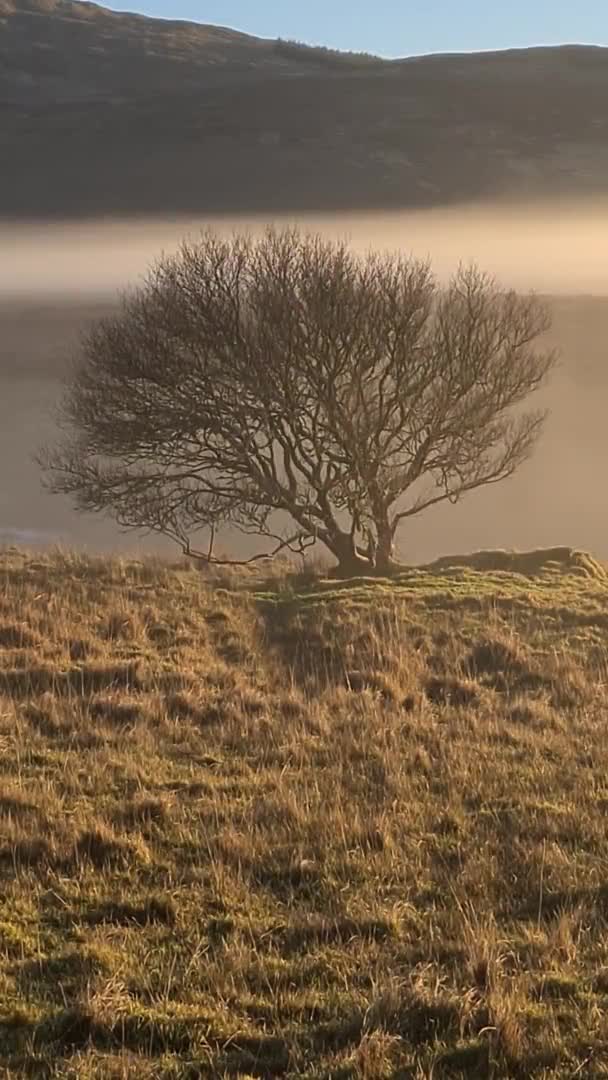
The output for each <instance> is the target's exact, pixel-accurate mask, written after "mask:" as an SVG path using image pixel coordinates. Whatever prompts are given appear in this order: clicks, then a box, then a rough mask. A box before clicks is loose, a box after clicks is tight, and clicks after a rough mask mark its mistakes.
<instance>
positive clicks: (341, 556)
mask: <svg viewBox="0 0 608 1080" xmlns="http://www.w3.org/2000/svg"><path fill="white" fill-rule="evenodd" d="M323 542H324V543H325V545H326V547H328V548H329V550H330V551H331V553H332V555H334V556H335V558H336V559H337V560H338V565H337V567H336V568H335V570H334V574H335V576H336V577H341V578H349V577H367V576H368V575H369V574H371V573H373V572H374V569H373V566H372V563H371V561H370V559H369V558H368V557H367V556H366V555H365V554H364V553H363V552H361V551H360V550H359V549H358V548H357V545H356V544H355V541H354V537H353V536H352V535H351V534H350V533H343V532H340V533H337V534H336V535H335V536H331V537H327V539H326V538H325V537H324V538H323Z"/></svg>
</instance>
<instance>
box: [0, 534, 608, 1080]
mask: <svg viewBox="0 0 608 1080" xmlns="http://www.w3.org/2000/svg"><path fill="white" fill-rule="evenodd" d="M575 562H576V560H575ZM541 563H542V560H541ZM589 565H591V564H589ZM607 634H608V582H607V581H606V579H605V577H604V575H603V574H602V572H601V570H600V569H599V568H598V571H597V573H592V572H590V571H589V567H588V566H587V569H586V570H585V571H584V572H581V570H580V566H577V565H568V566H564V565H560V564H559V563H556V562H555V560H550V562H549V564H546V565H540V564H539V566H538V567H537V568H536V572H535V573H534V574H528V575H526V574H522V573H517V572H513V571H497V570H492V569H490V570H487V571H485V572H480V571H475V570H472V569H471V568H470V567H467V566H465V567H451V568H450V567H442V568H436V569H435V570H433V571H431V570H427V571H423V570H418V571H410V572H408V573H404V574H403V575H402V577H401V578H399V579H398V580H397V581H395V582H393V583H388V582H366V581H358V582H352V583H340V584H336V583H331V582H323V581H319V582H316V583H315V582H312V581H310V580H308V579H306V578H299V579H298V578H297V577H294V578H291V579H289V578H285V579H283V580H281V579H279V578H275V579H273V580H270V581H268V582H260V581H258V580H256V579H255V578H253V577H249V576H247V575H241V576H239V577H238V578H237V577H234V578H231V577H230V576H229V575H228V576H227V575H224V576H223V578H222V579H221V580H219V581H218V580H209V579H207V578H205V577H204V576H203V575H201V574H199V573H197V572H196V571H195V570H193V569H189V568H187V567H183V566H175V567H169V566H166V565H163V564H161V563H154V562H146V563H131V564H127V563H121V562H119V561H101V560H100V561H95V560H87V559H84V558H79V557H77V556H70V555H61V554H57V555H53V556H49V557H37V558H34V557H33V556H32V557H28V556H26V555H24V554H20V553H19V552H16V551H8V552H5V553H4V554H2V555H0V875H1V880H0V1075H2V1076H6V1077H7V1078H12V1077H21V1076H23V1077H84V1078H87V1080H92V1078H102V1077H103V1078H104V1080H105V1078H110V1080H111V1078H114V1077H116V1078H119V1077H133V1078H135V1080H138V1078H144V1077H145V1078H152V1077H155V1078H156V1077H163V1078H164V1077H166V1078H174V1080H178V1078H179V1080H186V1078H188V1080H191V1078H196V1077H220V1078H221V1077H224V1078H226V1077H237V1076H240V1077H273V1076H284V1077H306V1078H308V1080H322V1078H324V1080H330V1078H331V1080H346V1078H356V1080H383V1078H395V1080H397V1078H401V1080H403V1078H412V1080H414V1078H418V1080H423V1078H431V1077H432V1078H434V1080H438V1078H440V1077H451V1076H471V1077H482V1078H483V1077H496V1078H498V1077H521V1078H524V1077H539V1078H540V1077H542V1078H545V1080H548V1078H550V1077H560V1078H566V1077H586V1078H590V1077H606V1076H608V1019H607V1010H606V1006H607V1005H608V933H607V931H608V873H607V870H606V867H607V866H608V740H607V739H606V733H605V719H606V715H607V705H608V694H607V692H606V644H607Z"/></svg>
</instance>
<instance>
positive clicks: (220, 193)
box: [0, 0, 608, 218]
mask: <svg viewBox="0 0 608 1080" xmlns="http://www.w3.org/2000/svg"><path fill="white" fill-rule="evenodd" d="M606 101H608V49H603V48H600V47H592V46H576V45H573V46H564V47H560V48H538V49H529V50H525V49H524V50H510V51H506V52H497V53H479V54H470V55H469V54H462V55H459V54H454V55H436V56H428V57H417V58H411V59H404V60H396V61H386V60H382V59H380V58H377V57H373V56H366V55H357V54H341V53H336V52H333V51H331V50H323V49H316V48H309V47H306V46H302V45H298V44H294V43H290V42H282V41H270V40H265V39H261V38H256V37H252V36H251V35H247V34H243V33H240V32H238V31H236V30H230V29H226V28H223V27H216V26H205V25H199V24H196V23H186V22H175V21H170V20H162V19H151V18H147V17H145V16H142V15H130V14H123V13H118V12H113V11H110V10H109V9H107V8H104V7H100V6H98V5H96V4H92V3H80V2H77V0H0V217H5V218H20V217H24V218H31V217H49V216H53V217H57V216H59V217H60V216H71V217H79V216H97V215H100V214H134V213H141V214H147V213H159V214H174V213H188V214H190V213H206V212H226V213H234V212H255V211H264V212H269V211H271V210H294V211H295V210H300V209H319V210H323V209H325V210H335V209H339V208H344V209H354V208H380V207H397V206H403V207H419V206H431V205H446V204H449V203H453V202H455V201H460V200H471V199H481V198H492V197H496V196H516V197H517V196H533V197H537V196H539V195H577V194H593V193H606V192H607V191H608V109H607V108H606V104H605V103H606Z"/></svg>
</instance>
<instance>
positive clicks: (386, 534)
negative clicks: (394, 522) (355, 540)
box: [375, 520, 397, 577]
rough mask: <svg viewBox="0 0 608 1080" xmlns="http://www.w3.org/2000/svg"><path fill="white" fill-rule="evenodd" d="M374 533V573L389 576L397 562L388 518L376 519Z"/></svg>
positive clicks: (395, 567)
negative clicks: (375, 542) (375, 537)
mask: <svg viewBox="0 0 608 1080" xmlns="http://www.w3.org/2000/svg"><path fill="white" fill-rule="evenodd" d="M376 533H377V545H376V568H375V569H376V573H377V574H378V575H379V576H380V577H390V575H391V574H393V573H394V572H395V570H396V569H397V564H396V563H395V560H394V554H395V548H394V542H393V530H392V529H391V527H390V525H389V523H388V520H386V521H376Z"/></svg>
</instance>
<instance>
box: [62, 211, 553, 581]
mask: <svg viewBox="0 0 608 1080" xmlns="http://www.w3.org/2000/svg"><path fill="white" fill-rule="evenodd" d="M547 327H548V316H547V312H546V310H545V308H544V307H543V305H542V304H540V303H539V302H538V301H537V300H536V299H535V298H533V297H529V296H520V295H518V294H516V293H515V292H513V291H508V290H504V289H502V288H500V286H499V285H498V284H497V283H496V282H495V281H494V280H493V279H492V278H491V277H489V276H487V275H485V274H484V273H482V272H481V271H480V270H479V269H478V268H476V267H474V266H473V267H467V268H461V269H459V270H458V272H457V273H456V274H455V275H454V277H453V278H452V280H451V281H450V282H449V283H448V284H447V285H442V284H441V283H440V282H439V280H438V279H437V277H436V276H435V275H434V273H433V271H432V269H431V267H430V265H429V264H428V263H426V262H422V261H419V260H417V259H414V258H410V257H406V256H403V255H399V254H380V253H369V254H367V255H365V256H361V255H358V254H356V253H355V252H353V251H352V250H351V249H350V248H349V247H348V245H347V244H346V243H337V242H329V241H326V240H323V239H321V238H320V237H318V236H311V235H307V234H304V233H301V232H300V231H298V230H297V229H287V230H283V231H275V230H268V231H267V232H266V233H265V234H264V235H263V236H262V237H261V238H257V239H256V238H252V237H250V236H246V235H234V236H233V237H231V238H228V239H225V238H222V237H220V236H218V235H216V234H214V233H213V232H211V231H209V232H207V233H204V234H203V235H202V236H201V238H200V240H199V241H198V242H196V243H184V244H183V245H182V247H181V249H180V250H179V252H178V253H177V254H176V255H173V256H167V257H163V258H161V259H160V260H159V261H158V262H157V263H156V264H155V265H154V266H153V267H152V269H151V270H150V272H149V274H148V277H147V279H146V281H145V283H144V285H143V286H142V287H141V288H139V289H138V290H136V291H135V292H133V293H131V294H129V295H127V296H126V297H125V298H124V299H123V302H122V306H121V308H120V310H119V311H118V313H117V314H116V315H115V316H112V317H109V318H106V319H104V320H102V321H100V322H98V323H97V324H95V325H94V326H92V327H91V328H90V330H88V331H87V333H86V334H85V336H84V338H83V341H82V350H81V354H80V356H79V359H78V362H77V364H76V367H75V370H74V372H73V375H72V378H71V380H70V382H69V384H68V387H67V389H66V395H65V399H64V402H63V406H62V410H61V424H62V427H63V430H64V436H63V439H62V441H61V442H60V444H59V445H58V446H57V447H56V448H54V449H52V450H51V451H49V452H47V453H46V454H45V455H44V466H45V469H46V470H47V475H48V478H49V484H50V486H51V488H52V489H53V490H54V491H56V492H61V493H64V494H68V495H70V496H72V498H73V499H74V501H75V504H76V506H77V507H78V508H79V509H80V510H82V511H93V512H106V513H109V514H111V515H112V516H113V517H114V518H115V519H116V520H117V521H118V523H119V524H120V525H122V526H124V527H126V528H133V529H138V530H153V531H156V532H159V533H162V534H165V535H166V536H168V537H171V538H173V539H174V540H175V541H177V542H178V543H179V544H180V545H181V546H182V548H183V550H184V551H185V552H187V553H193V552H194V551H195V550H196V552H197V554H198V557H200V558H202V559H205V560H207V561H208V562H214V561H218V560H217V557H216V555H215V547H214V540H215V537H216V536H217V534H218V533H219V531H220V530H221V529H222V528H223V527H229V528H232V529H238V530H240V531H242V532H244V533H246V534H251V535H255V536H258V537H263V538H265V540H266V541H267V543H268V548H267V550H266V551H265V553H264V554H268V555H270V554H274V553H276V552H278V551H281V550H291V551H298V552H302V551H304V550H306V548H308V547H309V546H312V545H314V544H316V543H322V544H324V545H325V546H326V548H328V549H329V551H330V552H331V553H332V554H333V556H334V557H335V558H336V560H337V562H338V565H339V568H340V569H341V571H342V572H344V573H355V572H370V571H375V572H378V573H388V572H390V570H391V568H392V566H393V561H394V547H395V539H396V536H397V533H398V530H399V527H400V525H402V523H403V522H405V521H406V520H407V519H408V518H410V517H412V516H414V515H416V514H420V513H422V512H423V511H424V510H426V509H427V508H429V507H431V506H433V505H435V504H437V503H440V502H442V501H446V500H449V501H451V502H456V501H458V500H459V499H461V498H462V497H463V496H464V495H466V493H467V492H470V491H472V490H473V489H475V488H479V487H481V486H483V485H486V484H493V483H496V482H498V481H501V480H504V479H506V478H507V477H509V476H511V475H512V474H513V473H514V472H515V470H516V469H517V468H518V466H519V465H521V463H522V462H523V461H524V460H525V459H526V458H527V457H528V455H529V454H530V452H531V450H532V448H533V446H534V443H535V441H536V439H537V437H538V435H539V433H540V431H541V427H542V422H543V413H542V412H539V411H534V410H529V409H527V408H525V404H526V402H527V399H528V397H529V395H530V394H531V393H532V392H533V391H535V390H537V389H538V388H539V387H540V386H541V385H542V383H543V382H544V380H545V378H546V376H547V374H548V372H549V371H550V369H551V367H552V365H553V363H554V359H555V357H554V354H553V353H552V352H551V351H549V350H547V349H544V348H541V347H540V346H539V343H538V339H539V336H540V335H541V334H542V333H543V331H544V330H545V329H546V328H547ZM286 522H289V523H290V524H289V527H288V528H286V527H285V523H286ZM204 530H206V536H205V538H204V539H203V540H199V541H198V543H197V544H196V546H195V542H194V539H193V538H194V537H195V536H196V535H197V534H199V536H200V534H201V532H203V531H204ZM254 557H256V558H259V557H260V555H256V556H254Z"/></svg>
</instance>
